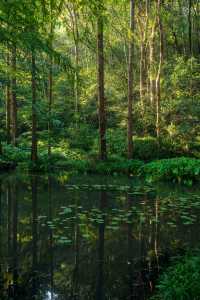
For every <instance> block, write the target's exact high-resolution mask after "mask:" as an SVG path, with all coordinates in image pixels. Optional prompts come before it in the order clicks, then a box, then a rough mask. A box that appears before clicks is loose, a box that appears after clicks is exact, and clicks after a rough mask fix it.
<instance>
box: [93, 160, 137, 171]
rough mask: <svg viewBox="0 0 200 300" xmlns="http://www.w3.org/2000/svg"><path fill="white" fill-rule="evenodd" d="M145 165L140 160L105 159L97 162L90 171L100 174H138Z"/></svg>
mask: <svg viewBox="0 0 200 300" xmlns="http://www.w3.org/2000/svg"><path fill="white" fill-rule="evenodd" d="M142 166H143V162H142V161H139V160H134V159H132V160H125V159H121V160H118V161H117V160H116V161H105V162H101V161H99V162H97V163H94V164H93V165H91V166H90V170H89V172H94V173H100V174H114V173H123V174H132V175H137V174H138V172H139V170H140V168H141V167H142Z"/></svg>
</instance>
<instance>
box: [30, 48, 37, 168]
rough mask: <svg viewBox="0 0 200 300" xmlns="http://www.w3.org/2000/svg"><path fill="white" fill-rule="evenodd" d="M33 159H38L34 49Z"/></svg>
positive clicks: (33, 52) (33, 60) (33, 51)
mask: <svg viewBox="0 0 200 300" xmlns="http://www.w3.org/2000/svg"><path fill="white" fill-rule="evenodd" d="M31 160H32V162H34V163H35V162H36V161H37V111H36V65H35V50H34V49H33V50H32V148H31Z"/></svg>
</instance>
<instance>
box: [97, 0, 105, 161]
mask: <svg viewBox="0 0 200 300" xmlns="http://www.w3.org/2000/svg"><path fill="white" fill-rule="evenodd" d="M100 5H101V3H100ZM103 39H104V24H103V16H102V13H101V9H100V11H99V14H98V18H97V68H98V78H97V81H98V102H99V138H100V149H99V156H100V159H101V160H105V159H106V158H107V149H106V101H105V95H104V41H103Z"/></svg>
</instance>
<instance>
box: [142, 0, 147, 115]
mask: <svg viewBox="0 0 200 300" xmlns="http://www.w3.org/2000/svg"><path fill="white" fill-rule="evenodd" d="M148 18H149V0H146V15H145V22H144V27H143V28H142V31H143V32H142V37H141V45H140V101H141V103H142V109H143V112H144V99H145V95H146V90H147V88H146V71H147V66H146V55H147V51H146V44H147V30H148Z"/></svg>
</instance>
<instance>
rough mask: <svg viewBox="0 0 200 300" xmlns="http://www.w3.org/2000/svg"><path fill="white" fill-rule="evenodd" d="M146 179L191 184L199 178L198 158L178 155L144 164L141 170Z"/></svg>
mask: <svg viewBox="0 0 200 300" xmlns="http://www.w3.org/2000/svg"><path fill="white" fill-rule="evenodd" d="M141 173H142V174H144V175H145V177H146V179H147V180H148V181H156V180H169V181H173V182H179V183H184V184H188V185H191V184H192V182H194V181H197V180H199V179H200V160H199V159H195V158H187V157H179V158H172V159H162V160H157V161H153V162H150V163H148V164H146V165H145V166H144V167H143V168H142V171H141Z"/></svg>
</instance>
